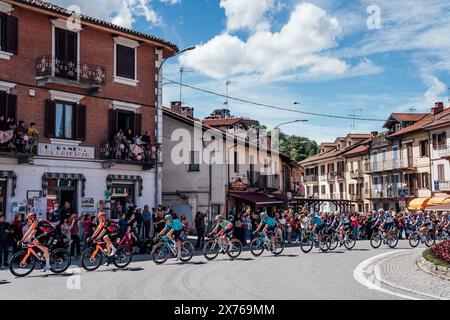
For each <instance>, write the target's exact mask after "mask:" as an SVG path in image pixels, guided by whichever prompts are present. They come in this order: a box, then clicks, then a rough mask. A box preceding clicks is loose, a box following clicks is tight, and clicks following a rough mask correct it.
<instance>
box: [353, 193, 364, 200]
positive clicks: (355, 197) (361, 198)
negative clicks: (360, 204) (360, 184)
mask: <svg viewBox="0 0 450 320" xmlns="http://www.w3.org/2000/svg"><path fill="white" fill-rule="evenodd" d="M350 200H351V201H362V200H364V197H363V196H362V194H359V193H357V194H350Z"/></svg>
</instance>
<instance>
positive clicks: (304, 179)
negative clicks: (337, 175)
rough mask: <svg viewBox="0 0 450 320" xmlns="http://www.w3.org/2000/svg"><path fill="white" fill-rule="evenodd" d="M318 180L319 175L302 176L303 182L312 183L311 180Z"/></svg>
mask: <svg viewBox="0 0 450 320" xmlns="http://www.w3.org/2000/svg"><path fill="white" fill-rule="evenodd" d="M318 181H319V177H318V176H317V175H308V176H304V177H303V182H305V183H313V182H318Z"/></svg>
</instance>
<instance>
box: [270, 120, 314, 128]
mask: <svg viewBox="0 0 450 320" xmlns="http://www.w3.org/2000/svg"><path fill="white" fill-rule="evenodd" d="M308 121H309V120H292V121H288V122H283V123H280V124H279V125H277V126H276V127H275V128H274V130H276V129H278V128H279V127H281V126H284V125H286V124H291V123H297V122H308Z"/></svg>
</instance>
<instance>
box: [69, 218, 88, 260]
mask: <svg viewBox="0 0 450 320" xmlns="http://www.w3.org/2000/svg"><path fill="white" fill-rule="evenodd" d="M84 216H85V214H84V213H82V214H81V215H80V216H79V217H78V216H77V214H76V213H73V214H72V215H71V216H70V222H71V228H70V236H71V239H72V244H71V246H70V255H71V256H72V257H73V258H74V259H76V258H78V257H79V256H80V255H81V249H80V244H81V243H80V226H79V221H80V220H81V219H84Z"/></svg>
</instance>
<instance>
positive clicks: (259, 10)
mask: <svg viewBox="0 0 450 320" xmlns="http://www.w3.org/2000/svg"><path fill="white" fill-rule="evenodd" d="M272 5H273V1H272V0H245V1H243V0H220V7H221V8H223V9H225V15H226V17H227V30H228V31H229V32H233V31H237V30H241V29H249V30H256V29H259V30H261V29H267V28H268V26H269V24H268V22H267V21H266V20H265V19H264V15H265V13H266V12H267V11H268V10H269V9H270V8H271V7H272Z"/></svg>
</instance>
